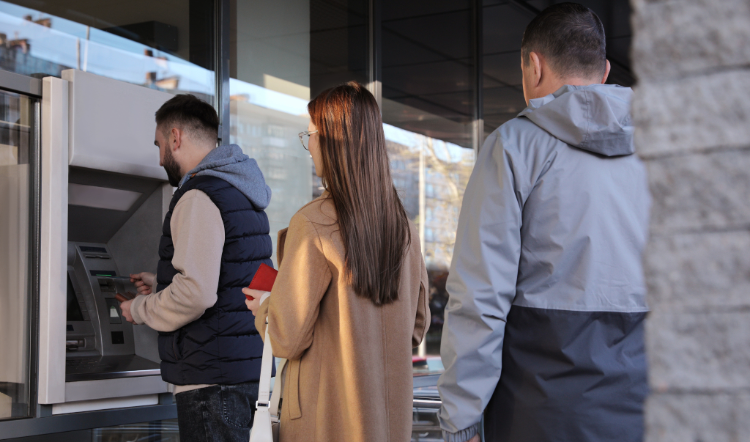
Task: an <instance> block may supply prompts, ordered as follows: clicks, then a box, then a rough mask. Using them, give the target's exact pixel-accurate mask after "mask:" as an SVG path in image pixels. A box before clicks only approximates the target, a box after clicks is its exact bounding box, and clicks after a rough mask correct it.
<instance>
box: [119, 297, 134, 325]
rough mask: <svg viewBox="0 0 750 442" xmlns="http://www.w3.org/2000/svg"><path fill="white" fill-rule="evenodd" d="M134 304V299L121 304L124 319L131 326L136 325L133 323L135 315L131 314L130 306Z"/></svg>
mask: <svg viewBox="0 0 750 442" xmlns="http://www.w3.org/2000/svg"><path fill="white" fill-rule="evenodd" d="M132 303H133V300H132V299H128V300H127V301H124V302H121V303H120V311H122V317H123V318H125V320H126V321H128V322H129V323H131V324H135V321H133V315H131V314H130V304H132Z"/></svg>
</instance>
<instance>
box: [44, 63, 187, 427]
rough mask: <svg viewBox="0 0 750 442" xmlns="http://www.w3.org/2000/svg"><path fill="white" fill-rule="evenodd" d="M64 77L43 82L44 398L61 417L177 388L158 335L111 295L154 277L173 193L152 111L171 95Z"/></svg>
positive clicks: (76, 76) (70, 75)
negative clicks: (130, 277) (163, 369)
mask: <svg viewBox="0 0 750 442" xmlns="http://www.w3.org/2000/svg"><path fill="white" fill-rule="evenodd" d="M63 77H64V78H63V79H59V78H51V77H48V78H45V79H44V80H43V99H42V119H41V121H42V138H41V139H42V165H41V166H42V167H41V171H42V173H41V189H42V191H41V211H40V231H41V232H40V265H41V272H40V281H39V286H40V289H39V305H40V308H39V325H40V326H39V355H38V360H39V364H38V366H39V371H38V373H39V374H38V377H39V382H38V401H39V404H43V405H45V406H46V405H50V406H52V414H59V413H68V412H73V411H71V410H77V411H81V410H84V409H85V410H97V409H102V407H109V408H112V407H113V406H114V405H113V404H121V406H123V407H126V406H132V405H128V404H131V403H132V399H133V398H134V397H146V396H148V398H149V401H152V402H153V401H154V400H156V397H157V396H158V395H159V394H162V393H167V392H168V391H169V387H168V385H167V384H166V383H165V382H164V381H163V380H162V379H161V374H160V370H159V363H158V361H159V356H158V345H157V333H156V331H154V330H152V329H150V328H148V327H147V326H139V327H137V328H134V327H132V326H131V324H129V323H127V321H125V320H124V319H123V318H122V315H121V312H120V308H119V302H117V301H116V300H115V297H114V295H115V293H116V292H127V291H131V292H134V291H135V290H134V287H132V286H131V287H127V286H128V285H129V284H130V283H129V281H126V280H125V279H121V278H123V277H124V276H125V275H127V274H128V273H130V272H139V271H151V272H153V271H155V270H156V262H157V261H158V255H157V254H156V245H157V244H158V241H159V236H160V233H161V225H162V222H163V219H164V214H165V210H166V205H167V204H168V201H169V199H170V198H171V194H172V191H171V190H172V188H171V187H170V186H169V185H168V184H167V183H166V174H165V172H164V170H163V169H162V168H161V167H159V163H158V152H157V150H156V149H155V148H154V146H153V134H154V131H155V127H156V124H155V122H154V120H153V115H154V112H156V110H157V109H158V108H159V106H160V105H161V104H162V103H163V102H164V101H166V100H167V99H169V98H170V97H171V96H170V95H169V94H165V93H162V92H158V91H153V90H149V89H146V88H143V87H139V86H135V85H132V84H127V83H123V82H120V81H116V80H112V79H107V78H102V77H97V76H95V75H92V74H88V73H85V72H78V71H65V72H63ZM112 134H115V135H112ZM103 135H107V136H106V137H104V136H103ZM102 401H103V402H102ZM105 402H106V405H105ZM71 407H72V408H71Z"/></svg>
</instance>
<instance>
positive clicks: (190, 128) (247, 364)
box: [121, 95, 272, 442]
mask: <svg viewBox="0 0 750 442" xmlns="http://www.w3.org/2000/svg"><path fill="white" fill-rule="evenodd" d="M156 124H157V125H156V133H155V141H154V144H155V145H156V146H157V147H158V148H159V159H160V165H161V166H162V167H164V169H165V170H166V172H167V176H168V177H169V183H170V184H171V185H172V186H174V187H177V190H176V191H175V193H174V196H173V197H172V201H171V203H170V205H169V211H168V212H167V215H166V217H165V219H164V226H163V229H162V237H161V241H160V244H159V258H160V259H159V264H158V270H157V273H156V275H154V274H152V273H145V272H144V273H139V274H135V275H131V280H132V281H133V282H134V283H135V285H136V287H137V288H138V295H140V296H136V297H135V299H133V300H128V301H125V302H123V303H122V304H121V309H122V313H123V316H124V317H125V319H127V320H128V321H130V322H132V323H134V324H146V325H148V326H149V327H151V328H153V329H154V330H157V331H158V332H159V355H160V357H161V373H162V378H163V379H164V380H165V381H166V382H169V383H171V384H174V385H175V389H174V394H175V400H176V402H177V415H178V421H179V428H180V439H181V440H183V441H211V440H217V441H218V440H221V441H238V442H239V441H242V442H247V440H248V438H249V430H250V428H251V427H252V416H253V410H254V406H255V402H256V400H257V397H258V379H259V377H260V367H261V357H262V354H263V341H262V340H261V338H260V336H259V335H258V332H257V330H256V329H255V325H254V319H255V318H254V316H253V314H252V312H251V311H249V310H248V309H247V307H246V306H245V296H244V295H243V294H242V291H241V290H242V288H243V287H247V286H248V284H249V283H250V281H251V279H252V277H253V275H254V274H255V271H256V270H257V269H258V267H259V266H260V264H261V263H265V264H268V265H272V262H271V259H270V257H271V253H272V246H271V238H270V236H269V224H268V217H267V216H266V214H265V212H264V209H265V208H266V207H268V204H269V202H270V200H271V189H270V188H269V187H268V186H267V185H266V183H265V180H264V178H263V174H262V173H261V171H260V169H259V168H258V165H257V163H256V162H255V160H254V159H251V158H249V157H248V156H247V155H245V154H243V153H242V149H240V148H239V147H238V146H236V145H224V146H219V147H216V140H217V137H218V127H219V119H218V116H217V115H216V111H215V110H214V109H213V107H211V106H210V105H209V104H207V103H205V102H204V101H201V100H199V99H198V98H196V97H194V96H192V95H177V96H175V97H174V98H172V99H170V100H169V101H167V102H166V103H164V105H163V106H162V107H161V108H160V109H159V110H158V111H157V112H156Z"/></svg>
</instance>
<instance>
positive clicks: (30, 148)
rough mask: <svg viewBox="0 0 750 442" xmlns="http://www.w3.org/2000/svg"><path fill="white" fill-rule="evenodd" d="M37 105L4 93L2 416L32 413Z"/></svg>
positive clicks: (0, 139)
mask: <svg viewBox="0 0 750 442" xmlns="http://www.w3.org/2000/svg"><path fill="white" fill-rule="evenodd" d="M36 105H37V100H35V99H33V98H29V97H26V96H24V95H19V94H14V93H10V92H4V91H0V420H4V419H12V418H19V417H27V416H28V415H29V412H30V406H29V399H30V394H29V390H30V388H29V387H30V380H29V371H30V370H29V365H30V362H29V361H30V352H29V342H30V333H29V330H30V327H29V324H30V320H31V309H30V305H31V303H30V299H31V290H30V287H31V280H32V278H31V276H32V275H31V268H32V267H31V261H32V260H31V257H32V247H31V238H32V232H33V229H32V216H31V213H32V212H31V210H32V199H33V194H32V186H31V183H32V175H33V173H34V172H33V164H34V162H35V156H36V155H35V154H34V152H35V149H34V146H35V145H36V142H37V139H36V138H37V137H36V133H37V121H35V120H36V117H35V115H36V112H35V107H36Z"/></svg>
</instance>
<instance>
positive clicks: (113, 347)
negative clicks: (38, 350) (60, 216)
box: [65, 242, 161, 382]
mask: <svg viewBox="0 0 750 442" xmlns="http://www.w3.org/2000/svg"><path fill="white" fill-rule="evenodd" d="M68 247H69V249H70V250H69V252H68V254H69V258H70V257H72V258H73V259H72V265H70V266H69V267H68V290H69V291H68V309H67V312H66V313H67V323H66V327H67V330H66V358H65V381H66V382H76V381H90V380H98V379H117V378H123V377H137V376H158V375H160V373H161V372H160V370H159V364H158V363H156V362H153V361H149V360H148V359H145V358H142V357H140V356H137V355H136V354H135V346H134V340H133V326H132V325H131V324H130V323H129V322H127V321H126V320H125V319H124V318H123V317H122V311H121V310H120V305H119V302H118V301H117V300H116V299H115V294H116V293H126V292H128V291H131V292H132V291H134V290H133V288H132V287H128V286H129V285H130V278H129V277H127V276H124V275H120V274H119V272H118V270H117V265H116V263H115V261H114V259H113V257H112V256H111V255H110V253H109V251H108V249H107V246H106V245H105V244H92V243H74V242H71V243H70V244H69V246H68ZM71 290H72V292H73V293H71Z"/></svg>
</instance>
